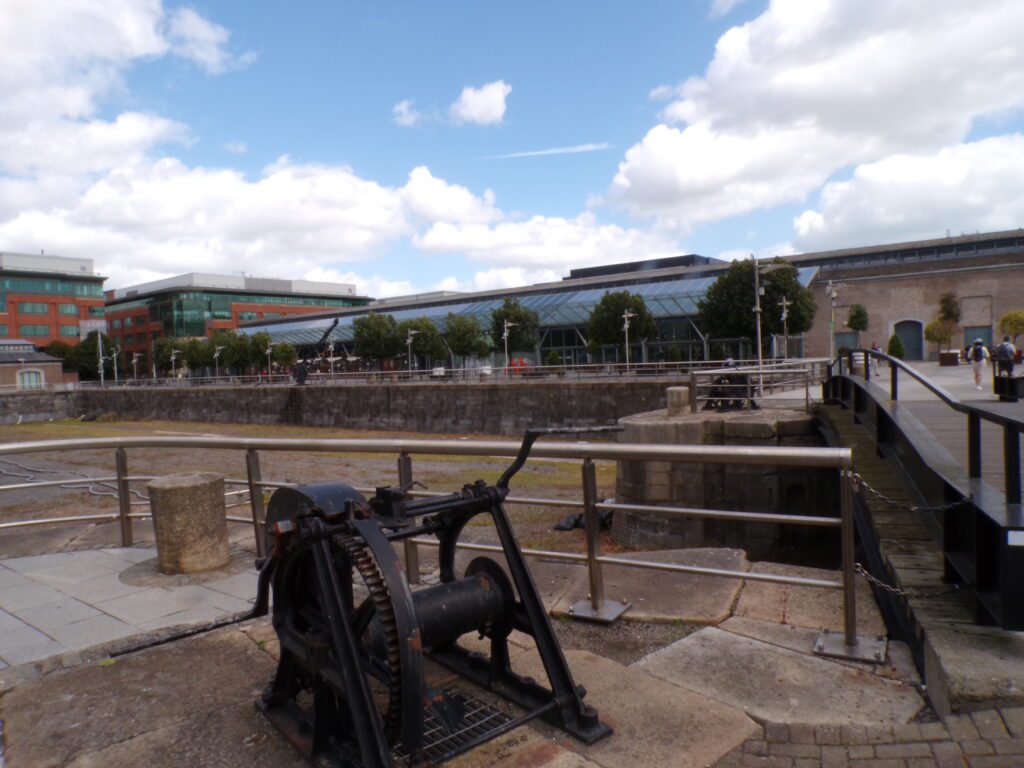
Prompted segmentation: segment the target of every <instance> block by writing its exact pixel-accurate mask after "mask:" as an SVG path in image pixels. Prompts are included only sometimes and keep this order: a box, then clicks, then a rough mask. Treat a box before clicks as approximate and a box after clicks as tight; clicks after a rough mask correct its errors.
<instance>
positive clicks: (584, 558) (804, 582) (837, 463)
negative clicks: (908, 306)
mask: <svg viewBox="0 0 1024 768" xmlns="http://www.w3.org/2000/svg"><path fill="white" fill-rule="evenodd" d="M146 448H148V449H153V448H159V449H165V450H166V449H173V448H181V449H188V450H200V449H202V450H210V449H215V450H229V451H241V452H243V453H244V457H245V466H246V477H245V478H227V479H226V480H225V483H226V484H227V485H228V486H229V487H235V488H241V489H242V490H241V491H237V490H236V491H232V492H230V493H229V495H233V496H241V495H243V494H244V491H248V506H249V507H250V510H249V512H250V515H249V516H248V517H240V516H233V515H231V516H229V517H228V520H229V521H230V522H233V523H244V524H247V525H251V526H252V529H253V535H254V539H255V547H256V551H257V553H258V554H259V555H260V556H262V555H264V554H265V553H264V546H265V537H264V524H265V517H266V508H265V499H264V492H265V491H266V490H269V489H274V488H281V487H286V486H294V485H295V483H290V482H284V481H280V480H267V479H264V477H263V473H262V469H261V462H260V455H261V452H300V453H303V452H317V453H337V454H366V453H370V454H381V453H384V454H388V453H390V454H396V455H397V470H398V471H397V480H398V485H399V486H400V487H403V488H407V487H409V486H411V485H412V482H413V479H414V477H413V468H412V458H413V456H415V455H430V456H477V457H489V458H498V457H514V456H515V455H516V454H517V452H518V451H519V448H520V444H519V443H518V442H512V441H482V440H377V439H248V438H232V437H190V436H173V437H115V438H93V439H77V440H52V441H39V442H24V443H7V444H2V445H0V463H7V464H10V463H11V460H10V459H9V457H12V456H26V455H34V454H52V453H61V452H65V453H66V452H74V451H86V450H112V451H113V452H114V459H115V461H114V465H115V472H114V474H113V475H111V476H104V477H82V476H76V477H73V478H66V479H63V480H53V481H42V482H25V483H14V484H7V485H0V492H4V491H15V490H25V489H32V488H45V487H54V486H61V485H63V486H64V487H68V486H74V487H78V488H86V489H89V488H92V487H95V486H99V487H101V488H103V489H104V490H103V491H102V495H109V496H114V497H116V499H117V502H118V511H117V512H115V513H107V514H78V515H74V516H69V517H48V518H43V519H26V520H6V521H3V522H0V532H2V531H6V530H12V529H17V528H25V527H29V526H38V525H51V524H70V523H81V522H90V523H99V522H119V524H120V532H121V543H122V544H123V545H124V546H130V545H131V544H132V543H133V542H134V534H133V524H134V523H135V522H136V521H139V520H146V519H149V518H150V515H149V514H148V513H147V512H142V511H135V510H133V506H142V505H144V504H145V503H146V502H145V500H144V498H143V500H142V501H135V502H133V501H132V495H133V494H135V495H139V494H138V491H136V490H134V489H132V487H131V485H132V484H133V483H140V482H145V481H148V480H151V479H153V476H152V475H133V474H130V473H129V469H128V467H129V462H128V451H129V449H146ZM530 455H531V459H533V458H541V459H561V460H571V461H578V462H580V463H581V498H579V499H558V498H534V497H526V496H515V495H513V496H510V497H509V498H507V499H506V502H507V503H508V504H511V505H529V506H545V507H553V508H570V509H579V510H581V511H582V513H583V521H584V526H585V539H584V541H585V549H584V551H583V552H559V551H550V550H537V549H525V550H524V554H527V555H531V556H535V557H543V558H545V559H550V560H556V561H562V562H578V563H583V564H585V565H586V567H587V570H588V575H589V582H590V595H589V597H588V599H587V601H585V602H586V603H587V605H586V606H581V607H580V610H579V611H577V613H582V614H586V615H590V616H592V617H593V618H595V619H601V618H602V617H606V616H608V615H616V616H617V615H618V613H621V611H622V610H624V607H623V606H619V609H618V612H617V613H616V606H615V605H614V601H611V600H608V599H607V598H606V596H605V594H604V577H603V567H604V566H606V565H614V566H617V567H626V568H637V569H642V570H654V571H668V572H674V573H689V574H699V575H705V576H716V577H723V578H735V579H742V580H745V581H763V582H772V583H779V584H789V585H793V586H801V587H817V588H821V589H831V590H841V591H842V595H843V629H842V633H841V634H839V633H836V634H834V635H831V636H828V637H827V639H825V640H820V641H819V642H818V643H817V644H816V646H815V648H816V650H817V651H818V652H821V653H825V654H827V655H838V656H848V657H852V658H860V659H864V660H874V657H873V654H874V651H873V650H872V648H874V646H873V645H872V643H871V641H868V640H865V641H864V642H860V641H859V640H858V636H857V617H856V601H855V584H854V580H855V571H854V563H855V560H854V522H853V508H852V499H853V496H852V456H851V452H850V450H849V449H847V448H809V447H764V448H762V447H748V446H706V445H700V446H684V445H651V444H620V443H588V442H554V441H552V442H547V443H539V444H536V445H534V447H533V450H532V452H531V454H530ZM598 461H659V462H680V463H701V464H722V465H767V466H783V467H804V468H814V469H831V470H834V471H835V472H836V473H837V478H838V482H839V487H840V495H839V498H840V509H839V511H838V514H835V515H819V516H805V515H791V514H783V513H774V512H746V511H734V510H720V509H693V508H686V507H671V506H657V507H650V506H645V505H625V504H618V503H616V502H614V501H600V500H599V499H600V496H599V493H598V485H597V473H596V466H595V462H598ZM19 466H21V465H19ZM22 468H23V469H24V470H26V471H27V472H29V471H30V470H31V468H29V467H22ZM51 471H52V470H51ZM76 474H77V475H81V473H76ZM357 490H358V491H360V492H362V493H370V494H372V493H373V492H374V491H375V489H374V488H359V487H357ZM410 495H412V496H433V495H441V494H435V493H433V492H430V491H414V492H411V493H410ZM243 503H244V502H243V501H239V502H236V503H235V504H233V505H231V506H238V505H241V504H243ZM616 509H623V510H627V511H631V512H639V513H645V512H650V513H656V514H659V515H663V516H673V517H682V518H704V519H716V520H730V521H734V522H753V523H777V524H783V525H809V526H816V527H825V528H838V529H840V532H841V537H840V538H841V551H840V558H841V562H842V571H841V579H840V580H839V581H831V580H828V579H815V578H804V577H797V576H787V575H780V574H767V573H752V572H749V571H734V570H726V569H718V568H706V567H700V566H692V565H681V564H674V563H664V562H657V561H647V560H633V559H626V558H622V557H615V556H609V555H602V554H601V538H600V519H599V517H600V513H601V512H603V511H608V510H616ZM403 544H404V547H405V553H404V554H405V561H406V572H407V573H408V574H409V578H410V580H418V578H419V577H418V574H419V550H418V547H419V546H437V545H438V542H437V541H436V540H431V539H420V538H416V539H407V540H406V541H405V542H404V543H403ZM459 546H460V547H461V548H463V549H467V550H475V551H488V552H489V551H500V547H494V546H491V545H488V544H480V543H472V542H461V543H460V544H459ZM825 634H826V635H827V633H825ZM839 638H841V645H837V641H838V640H839Z"/></svg>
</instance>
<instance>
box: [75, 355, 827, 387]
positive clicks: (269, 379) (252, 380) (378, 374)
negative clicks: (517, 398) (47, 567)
mask: <svg viewBox="0 0 1024 768" xmlns="http://www.w3.org/2000/svg"><path fill="white" fill-rule="evenodd" d="M751 363H753V364H754V365H755V366H756V363H757V361H756V360H753V361H746V360H740V361H738V364H739V365H741V366H744V367H745V368H746V367H749V365H750V364H751ZM827 363H828V361H827V360H826V359H824V358H820V359H819V358H807V359H800V360H793V361H786V362H782V363H776V364H771V363H768V364H766V365H765V366H764V370H765V371H768V370H771V369H773V368H774V367H785V366H795V367H805V368H810V369H811V370H812V371H813V372H814V375H817V374H823V373H824V371H825V367H826V365H827ZM724 365H725V361H724V360H692V361H682V362H672V363H669V362H658V363H630V364H629V365H626V364H625V363H588V364H581V365H529V366H526V367H522V368H505V367H502V366H478V367H475V368H448V367H440V366H438V367H435V368H429V369H418V370H412V371H409V370H406V369H396V370H391V371H337V372H335V373H328V372H315V373H314V372H311V373H309V374H307V377H306V381H305V385H306V386H341V385H345V384H377V383H384V384H425V383H441V382H468V383H474V384H509V383H528V382H532V381H537V380H541V379H550V380H568V381H576V380H579V381H587V380H603V379H627V378H628V379H633V378H644V377H647V376H650V377H654V378H657V377H661V378H669V379H676V378H678V379H684V378H685V377H687V376H689V375H691V373H692V372H694V371H704V370H717V369H720V368H722V367H723V366H724ZM755 370H756V368H755ZM294 384H296V381H295V378H294V376H293V375H292V374H281V373H276V374H273V375H263V376H231V375H228V374H222V375H220V376H216V377H214V376H180V377H179V376H175V377H160V378H145V377H140V378H138V379H135V378H127V377H122V378H121V379H120V380H119V381H118V382H116V383H115V382H113V381H111V380H109V379H108V380H107V381H105V382H104V383H103V384H102V385H101V384H100V382H98V381H83V382H80V383H79V384H77V385H73V388H77V389H83V390H84V389H100V388H101V386H102V388H104V389H113V388H128V387H147V388H150V387H160V388H163V387H171V388H181V387H214V386H217V387H257V386H291V385H294Z"/></svg>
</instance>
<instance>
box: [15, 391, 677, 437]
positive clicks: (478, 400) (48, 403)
mask: <svg viewBox="0 0 1024 768" xmlns="http://www.w3.org/2000/svg"><path fill="white" fill-rule="evenodd" d="M665 388H666V382H664V381H654V380H651V381H647V380H644V381H628V382H618V381H600V382H565V381H550V382H548V381H537V382H529V383H514V384H458V383H437V384H369V385H344V386H336V387H330V386H315V387H313V386H307V387H298V386H292V387H244V388H243V387H203V388H192V387H182V388H180V389H179V388H177V387H166V388H153V389H147V388H138V389H132V388H123V389H118V390H114V389H106V390H81V391H78V392H63V393H46V394H11V395H6V396H2V397H0V423H8V424H9V423H15V422H16V421H17V419H18V416H19V415H21V416H22V418H23V420H24V421H45V420H47V419H51V418H53V419H63V418H78V417H80V416H85V417H87V418H99V417H104V416H113V417H115V418H119V419H133V420H153V419H161V420H167V419H170V420H180V421H199V422H221V423H243V424H295V425H302V426H316V427H339V428H346V429H385V430H395V431H413V432H439V433H446V434H494V435H497V434H501V435H516V434H519V433H521V432H522V431H523V430H524V429H526V428H528V427H549V426H601V425H606V424H614V423H615V422H616V420H617V419H619V418H621V417H622V416H627V415H629V414H633V413H638V412H641V411H650V410H653V409H656V408H664V407H665Z"/></svg>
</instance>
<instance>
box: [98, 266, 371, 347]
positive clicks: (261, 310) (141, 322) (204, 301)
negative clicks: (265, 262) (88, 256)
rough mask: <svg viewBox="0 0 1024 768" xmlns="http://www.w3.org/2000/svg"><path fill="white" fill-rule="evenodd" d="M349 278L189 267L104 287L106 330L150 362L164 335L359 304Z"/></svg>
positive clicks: (363, 300) (362, 300)
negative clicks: (151, 279)
mask: <svg viewBox="0 0 1024 768" xmlns="http://www.w3.org/2000/svg"><path fill="white" fill-rule="evenodd" d="M369 301H370V299H369V298H367V297H364V296H357V295H356V292H355V286H353V285H349V284H347V283H321V282H312V281H309V280H278V279H273V278H262V277H244V276H242V275H211V274H201V273H196V272H191V273H188V274H185V275H178V276H176V277H169V278H167V279H164V280H156V281H154V282H151V283H143V284H140V285H135V286H131V287H128V288H118V289H116V290H110V291H107V293H106V310H105V312H106V324H107V328H106V332H107V334H108V335H109V336H110V337H111V339H112V340H113V343H114V344H116V345H117V346H119V347H120V348H121V351H122V352H123V353H129V354H130V353H139V354H141V355H143V356H144V357H143V358H142V359H144V360H145V361H146V362H145V363H144V364H148V361H149V353H150V352H151V350H152V345H153V342H154V341H155V340H156V339H159V338H161V337H168V338H197V337H198V338H201V337H205V336H209V335H211V334H212V333H213V332H214V331H215V330H220V329H235V328H238V327H239V325H240V324H241V323H245V322H251V321H256V320H273V319H275V318H281V317H288V316H292V315H303V314H308V313H311V312H323V311H325V310H328V309H333V308H341V307H359V306H363V305H365V304H367V303H369Z"/></svg>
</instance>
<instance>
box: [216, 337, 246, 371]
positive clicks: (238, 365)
mask: <svg viewBox="0 0 1024 768" xmlns="http://www.w3.org/2000/svg"><path fill="white" fill-rule="evenodd" d="M210 343H211V346H212V347H214V348H216V347H224V349H222V350H221V351H220V358H218V362H217V365H218V367H219V368H220V369H221V371H228V370H232V369H233V370H235V371H245V369H246V368H248V367H249V337H248V336H246V335H244V334H241V333H235V332H234V331H228V330H220V331H214V332H213V336H211V337H210ZM210 357H211V358H212V357H213V353H212V352H211V354H210Z"/></svg>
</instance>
